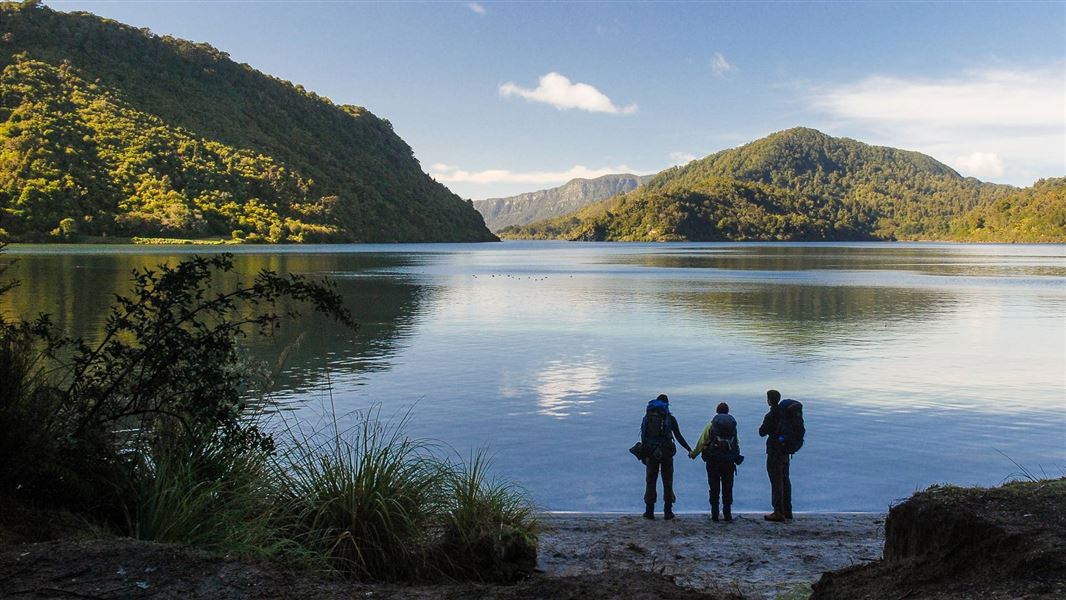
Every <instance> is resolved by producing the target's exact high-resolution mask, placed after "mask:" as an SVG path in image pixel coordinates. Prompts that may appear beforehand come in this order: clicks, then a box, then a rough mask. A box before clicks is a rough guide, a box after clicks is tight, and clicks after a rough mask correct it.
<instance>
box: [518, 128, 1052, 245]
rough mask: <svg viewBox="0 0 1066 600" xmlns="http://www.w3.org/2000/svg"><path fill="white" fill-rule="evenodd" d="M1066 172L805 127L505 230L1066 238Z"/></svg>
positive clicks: (605, 236) (740, 236)
mask: <svg viewBox="0 0 1066 600" xmlns="http://www.w3.org/2000/svg"><path fill="white" fill-rule="evenodd" d="M1064 190H1066V179H1061V178H1060V179H1048V180H1042V181H1040V182H1038V183H1037V184H1036V185H1035V186H1034V187H1033V188H1026V189H1019V188H1015V187H1012V186H1008V185H998V184H991V183H984V182H981V181H979V180H977V179H974V178H972V177H962V176H961V175H959V174H958V173H957V172H955V171H954V170H953V169H952V168H950V167H948V166H947V165H945V164H943V163H941V162H938V161H937V160H935V159H933V158H931V157H929V156H926V155H924V154H921V153H918V152H911V151H906V150H898V149H895V148H887V147H883V146H872V145H868V144H864V143H861V142H858V141H855V140H852V139H848V138H836V137H831V136H828V135H826V134H824V133H822V132H820V131H816V130H814V129H807V128H802V127H797V128H794V129H788V130H786V131H781V132H778V133H775V134H772V135H770V136H767V137H765V138H762V139H760V140H756V141H754V142H751V143H749V144H746V145H744V146H741V147H738V148H734V149H730V150H724V151H722V152H718V153H715V154H712V155H710V156H707V157H705V158H703V159H700V160H696V161H693V162H690V163H688V164H687V165H685V166H681V167H673V168H670V169H667V170H665V171H662V172H661V173H659V174H658V175H656V176H655V177H653V178H652V179H651V181H649V182H648V183H647V184H645V185H644V186H642V187H640V188H639V189H636V190H634V191H631V192H628V193H624V194H620V195H617V196H614V197H611V198H609V199H607V200H604V201H601V202H598V203H594V204H591V205H589V206H586V207H585V208H582V209H579V210H577V211H576V212H573V213H570V214H567V215H564V216H560V217H555V218H551V219H546V220H541V221H537V222H534V223H531V224H529V225H517V226H511V227H507V228H504V229H502V230H500V231H499V233H500V235H501V236H503V237H510V238H537V239H568V240H619V241H669V240H693V241H696V240H700V241H714V240H892V239H899V240H915V239H961V240H981V241H1066V192H1064Z"/></svg>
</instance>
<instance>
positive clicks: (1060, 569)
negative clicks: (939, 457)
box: [812, 479, 1066, 600]
mask: <svg viewBox="0 0 1066 600" xmlns="http://www.w3.org/2000/svg"><path fill="white" fill-rule="evenodd" d="M885 529H886V537H885V549H884V559H883V560H879V561H876V562H874V563H871V564H869V565H865V566H856V567H851V568H848V569H844V570H842V571H838V572H835V573H826V574H825V576H823V577H822V578H821V580H820V581H819V582H818V584H817V585H815V594H814V595H813V596H812V599H813V600H837V599H849V600H850V599H859V598H871V599H872V598H932V599H937V600H948V599H952V600H954V599H959V600H961V599H963V598H966V599H969V598H1066V479H1058V480H1053V481H1040V482H1025V483H1010V484H1007V485H1004V486H1001V487H998V488H992V489H983V488H958V487H951V486H946V487H933V488H930V489H928V490H926V491H924V492H919V493H917V494H915V495H914V496H912V497H911V498H910V499H908V500H907V501H906V502H903V503H901V504H899V505H898V506H895V507H893V508H892V510H891V511H890V512H889V515H888V518H887V522H886V525H885Z"/></svg>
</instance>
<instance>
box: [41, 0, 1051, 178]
mask: <svg viewBox="0 0 1066 600" xmlns="http://www.w3.org/2000/svg"><path fill="white" fill-rule="evenodd" d="M46 4H47V5H48V6H50V7H52V8H54V9H56V10H62V11H75V10H84V11H89V12H93V13H95V14H98V15H101V16H104V17H108V18H112V19H115V20H118V21H122V22H124V23H128V24H131V25H134V26H137V27H148V28H150V29H151V30H152V31H153V32H155V33H158V34H169V35H173V36H176V37H181V38H185V39H189V40H193V41H197V42H207V43H210V44H211V45H213V46H215V47H217V48H219V49H221V50H223V51H225V52H227V53H229V55H230V56H231V58H233V59H234V60H236V61H238V62H244V63H248V64H250V65H252V66H253V67H255V68H257V69H259V70H260V71H263V72H265V73H269V74H271V75H275V76H278V77H281V78H283V79H287V80H289V81H292V82H293V83H298V84H302V85H303V86H304V87H306V88H308V89H310V90H314V91H315V92H317V93H319V94H321V95H323V96H328V97H329V98H331V99H332V100H333V101H334V102H337V103H342V104H356V105H360V106H365V107H367V108H368V109H370V110H371V111H372V112H374V113H375V114H377V115H378V116H380V117H383V118H386V119H388V120H389V121H390V122H392V124H393V126H394V128H395V130H396V132H397V133H398V134H399V135H400V136H401V137H402V138H403V139H404V140H406V141H407V143H408V144H410V145H411V147H412V148H413V149H414V152H415V156H416V157H417V158H418V159H419V161H420V162H421V164H422V168H423V169H424V170H426V171H427V172H428V173H430V174H431V175H433V176H434V178H436V179H437V180H438V181H440V182H442V183H444V184H445V185H447V186H448V187H449V188H451V189H452V190H453V191H455V192H456V193H457V194H459V195H460V196H462V197H464V198H472V199H481V198H488V197H498V196H507V195H512V194H517V193H521V192H526V191H532V190H537V189H543V188H548V187H553V186H556V185H559V184H562V183H564V182H566V181H567V180H569V179H572V178H574V177H595V176H598V175H602V174H606V173H620V172H630V173H636V174H645V173H654V172H657V171H660V170H662V169H664V168H667V167H669V166H672V165H676V164H683V163H685V162H687V161H689V160H692V159H694V158H700V157H703V156H706V155H708V154H711V153H713V152H716V151H719V150H723V149H726V148H731V147H735V146H739V145H742V144H744V143H746V142H749V141H752V140H755V139H758V138H760V137H763V136H765V135H767V134H770V133H772V132H775V131H780V130H782V129H787V128H789V127H795V126H805V127H814V128H816V129H819V130H821V131H823V132H825V133H828V134H830V135H834V136H845V137H850V138H854V139H857V140H859V141H863V142H867V143H871V144H879V145H887V146H894V147H897V148H904V149H908V150H917V151H920V152H924V153H927V154H929V155H931V156H933V157H934V158H936V159H938V160H940V161H942V162H944V163H947V164H948V165H950V166H952V167H954V168H955V169H956V170H957V171H959V172H960V173H962V174H963V175H968V176H974V177H977V178H979V179H982V180H985V181H994V182H1000V183H1010V184H1014V185H1029V184H1031V183H1032V182H1033V181H1035V180H1036V179H1039V178H1042V177H1056V176H1058V177H1061V176H1063V175H1066V2H1009V3H992V2H938V3H922V2H894V3H890V2H879V3H865V2H849V3H845V2H830V3H813V2H746V3H729V2H708V3H694V2H686V3H671V2H653V3H652V2H585V3H554V2H528V3H526V2H490V1H485V0H482V1H480V2H467V1H461V2H433V3H422V2H389V3H378V2H349V1H331V2H313V1H304V2H300V1H287V2H283V1H273V2H256V1H225V0H215V1H211V2H202V1H196V0H193V1H189V0H185V1H150V0H138V1H134V0H127V1H104V0H97V1H86V0H76V1H74V0H72V1H62V0H48V1H46Z"/></svg>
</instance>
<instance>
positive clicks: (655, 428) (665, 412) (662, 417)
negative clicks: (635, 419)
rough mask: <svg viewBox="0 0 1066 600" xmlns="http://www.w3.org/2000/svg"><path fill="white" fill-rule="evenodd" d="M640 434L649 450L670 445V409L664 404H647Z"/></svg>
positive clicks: (654, 401) (655, 402) (658, 402)
mask: <svg viewBox="0 0 1066 600" xmlns="http://www.w3.org/2000/svg"><path fill="white" fill-rule="evenodd" d="M640 433H641V437H643V438H644V445H645V447H647V448H648V449H649V450H654V449H655V448H658V447H660V446H666V445H668V444H670V442H671V441H672V436H671V435H670V407H669V406H668V405H667V404H666V403H665V402H662V401H660V400H652V401H651V402H649V403H648V410H647V412H646V413H645V414H644V423H643V426H642V427H641V432H640Z"/></svg>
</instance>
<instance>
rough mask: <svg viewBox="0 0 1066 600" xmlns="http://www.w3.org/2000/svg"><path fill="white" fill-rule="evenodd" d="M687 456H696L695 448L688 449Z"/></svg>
mask: <svg viewBox="0 0 1066 600" xmlns="http://www.w3.org/2000/svg"><path fill="white" fill-rule="evenodd" d="M688 457H689V458H693V459H694V458H696V451H695V450H691V451H689V453H688Z"/></svg>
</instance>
